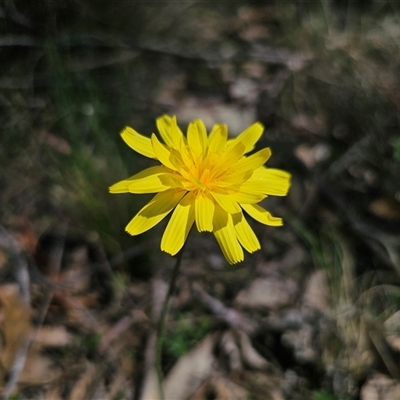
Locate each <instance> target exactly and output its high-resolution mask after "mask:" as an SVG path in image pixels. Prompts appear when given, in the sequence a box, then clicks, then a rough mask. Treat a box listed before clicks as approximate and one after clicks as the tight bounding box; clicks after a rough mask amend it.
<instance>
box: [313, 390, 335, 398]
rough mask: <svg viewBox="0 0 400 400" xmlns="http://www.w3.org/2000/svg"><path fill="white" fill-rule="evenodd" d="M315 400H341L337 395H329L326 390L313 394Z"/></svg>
mask: <svg viewBox="0 0 400 400" xmlns="http://www.w3.org/2000/svg"><path fill="white" fill-rule="evenodd" d="M313 400H341V399H339V398H338V397H336V396H335V395H333V394H331V393H328V392H327V391H326V390H318V391H316V392H313Z"/></svg>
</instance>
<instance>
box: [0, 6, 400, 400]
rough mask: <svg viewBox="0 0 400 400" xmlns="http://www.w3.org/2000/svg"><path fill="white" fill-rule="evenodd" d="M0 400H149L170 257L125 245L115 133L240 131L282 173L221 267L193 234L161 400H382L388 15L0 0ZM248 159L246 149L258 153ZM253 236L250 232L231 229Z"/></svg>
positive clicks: (389, 234) (395, 196) (126, 203)
mask: <svg viewBox="0 0 400 400" xmlns="http://www.w3.org/2000/svg"><path fill="white" fill-rule="evenodd" d="M0 17H1V18H0V31H1V35H0V55H1V58H0V60H1V61H0V66H1V73H0V121H1V123H0V126H1V133H0V137H1V144H0V202H1V207H0V396H1V399H13V400H22V399H46V400H50V399H52V400H53V399H68V400H69V399H71V400H86V399H94V400H103V399H111V400H120V399H135V400H153V399H154V400H156V399H159V391H158V383H157V376H156V373H155V369H154V357H155V335H156V322H157V318H158V316H159V313H160V309H161V307H162V304H163V302H164V299H165V295H166V292H167V287H168V282H169V280H170V277H171V272H172V269H173V265H174V257H170V256H169V255H167V254H165V253H162V252H161V250H160V239H161V235H162V232H163V230H164V228H165V223H161V224H159V225H157V226H156V227H154V228H153V229H151V230H150V231H148V232H146V233H144V234H143V235H140V236H137V237H132V236H130V235H128V234H127V233H126V232H125V231H124V228H125V226H126V224H127V223H128V222H129V221H130V219H131V218H132V217H133V216H134V215H135V214H136V213H137V211H138V210H139V209H140V208H141V207H142V206H143V205H144V204H145V203H146V202H147V201H148V199H149V198H148V197H147V196H146V195H130V194H126V195H118V196H114V195H110V194H109V193H108V187H109V186H110V185H111V184H113V183H115V182H116V181H118V180H121V179H124V178H126V177H127V176H130V175H133V174H134V173H136V172H138V171H140V170H142V169H143V168H145V167H148V166H151V165H154V163H152V162H151V161H150V160H148V159H146V158H145V157H142V156H140V155H138V154H136V153H135V152H133V151H132V150H131V149H129V148H128V147H127V146H126V145H125V144H124V143H123V141H122V140H121V138H120V136H119V132H120V131H121V130H122V129H123V128H124V127H125V126H132V127H134V128H135V129H136V130H137V131H139V132H141V133H142V134H143V135H146V136H149V137H150V135H151V133H152V132H156V126H155V119H156V118H157V117H158V116H160V115H162V114H169V115H176V116H177V118H178V122H179V124H180V126H181V127H182V128H183V129H186V126H187V125H188V123H189V122H190V121H192V120H194V119H197V118H200V119H202V120H203V121H204V123H205V124H206V126H207V128H208V129H210V128H211V126H212V125H213V124H214V123H226V124H227V125H228V128H229V133H230V135H231V136H232V137H235V136H236V135H238V134H239V133H240V132H242V131H243V130H244V129H245V128H246V127H248V126H249V125H251V124H252V123H254V122H256V121H259V122H261V123H262V124H263V125H264V127H265V131H264V133H263V136H262V138H261V139H260V141H259V143H258V147H257V149H258V148H263V147H270V148H271V149H272V157H271V159H270V160H269V161H268V164H267V165H268V166H270V167H274V168H280V169H284V170H286V171H289V172H290V173H291V174H292V186H291V189H290V192H289V195H288V196H287V197H269V198H268V199H266V200H265V201H263V203H262V205H263V206H264V207H265V208H267V209H268V210H270V211H271V213H272V214H273V215H277V216H281V217H282V218H283V219H284V222H285V223H284V226H283V227H279V228H275V227H266V226H264V225H260V224H258V223H256V221H253V220H252V221H250V224H251V226H252V228H253V229H254V231H255V232H256V234H257V237H258V238H259V240H260V243H261V246H262V249H261V250H260V251H258V252H255V253H253V254H246V255H245V260H244V262H242V263H239V264H237V265H233V266H232V265H229V264H228V263H227V262H226V260H225V259H224V257H223V255H222V253H221V251H220V249H219V247H218V245H217V243H216V242H215V239H214V237H213V236H212V234H208V233H201V234H200V233H198V232H197V230H196V229H195V228H194V229H192V231H191V233H190V235H189V239H188V242H187V244H186V245H185V248H184V252H183V258H182V267H181V271H180V274H179V276H178V280H177V289H176V291H175V292H174V294H173V297H172V299H171V303H170V308H169V313H168V315H167V319H166V325H165V335H164V336H165V337H164V341H163V347H162V369H163V375H164V380H163V388H164V393H165V399H168V400H185V399H194V400H212V399H218V400H231V399H240V400H241V399H253V400H283V399H285V400H358V399H359V400H397V399H400V180H399V176H400V127H399V124H400V119H399V118H400V91H399V87H400V82H399V80H400V74H399V70H400V51H399V43H400V13H399V6H398V3H397V2H391V1H374V0H371V1H368V2H342V1H321V2H304V1H293V2H278V1H275V2H274V1H267V2H264V3H261V2H255V1H245V0H241V1H232V2H222V1H221V2H215V3H214V2H207V1H196V0H188V1H177V2H175V1H165V2H142V1H134V0H132V1H124V0H115V1H113V2H105V1H95V0H84V1H82V2H77V1H74V0H66V1H64V2H59V1H47V2H39V3H38V2H33V1H22V0H21V1H17V0H5V1H3V2H1V4H0ZM257 149H256V150H257ZM249 219H250V218H249Z"/></svg>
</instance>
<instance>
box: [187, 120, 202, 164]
mask: <svg viewBox="0 0 400 400" xmlns="http://www.w3.org/2000/svg"><path fill="white" fill-rule="evenodd" d="M187 140H188V144H189V148H190V150H191V151H192V152H193V153H194V154H196V155H197V156H198V157H199V156H201V155H202V154H204V153H205V150H206V148H207V131H206V127H205V126H204V123H203V121H201V120H199V119H198V120H195V121H192V122H191V123H190V124H189V126H188V130H187Z"/></svg>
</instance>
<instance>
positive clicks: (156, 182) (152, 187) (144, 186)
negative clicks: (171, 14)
mask: <svg viewBox="0 0 400 400" xmlns="http://www.w3.org/2000/svg"><path fill="white" fill-rule="evenodd" d="M171 187H175V182H174V181H173V179H171V174H170V172H169V170H168V169H167V168H165V167H164V166H157V167H150V168H147V169H145V170H143V171H141V172H139V173H138V174H136V175H133V176H131V177H130V178H128V179H125V180H123V181H120V182H117V183H115V184H114V185H112V186H110V188H109V191H110V193H157V192H163V191H165V190H167V189H171Z"/></svg>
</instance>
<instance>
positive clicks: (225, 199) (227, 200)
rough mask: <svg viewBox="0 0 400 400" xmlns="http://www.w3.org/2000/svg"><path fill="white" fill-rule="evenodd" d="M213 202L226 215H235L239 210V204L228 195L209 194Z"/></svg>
mask: <svg viewBox="0 0 400 400" xmlns="http://www.w3.org/2000/svg"><path fill="white" fill-rule="evenodd" d="M210 194H211V196H212V197H213V198H214V200H215V201H216V202H217V203H218V204H219V205H220V206H221V207H222V208H223V209H224V210H225V211H227V212H228V213H237V212H240V211H241V209H240V207H239V204H238V203H237V202H236V201H235V200H234V199H233V198H232V196H230V195H229V194H221V193H216V192H210Z"/></svg>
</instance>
